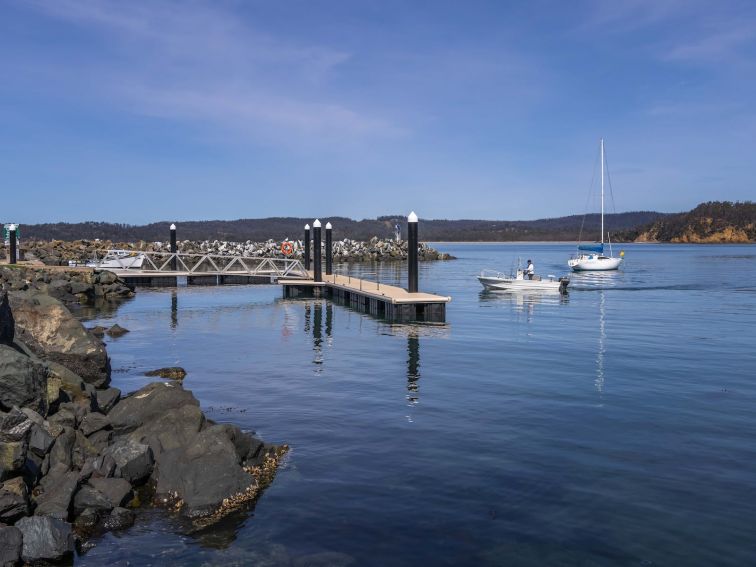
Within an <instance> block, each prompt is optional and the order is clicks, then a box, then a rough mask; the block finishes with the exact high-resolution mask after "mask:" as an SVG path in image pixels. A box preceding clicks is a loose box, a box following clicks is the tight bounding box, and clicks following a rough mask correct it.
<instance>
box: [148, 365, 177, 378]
mask: <svg viewBox="0 0 756 567" xmlns="http://www.w3.org/2000/svg"><path fill="white" fill-rule="evenodd" d="M144 375H145V376H160V377H161V378H167V379H168V380H183V379H184V378H185V377H186V370H184V369H183V368H181V367H180V366H170V367H167V368H158V369H157V370H150V371H149V372H145V373H144Z"/></svg>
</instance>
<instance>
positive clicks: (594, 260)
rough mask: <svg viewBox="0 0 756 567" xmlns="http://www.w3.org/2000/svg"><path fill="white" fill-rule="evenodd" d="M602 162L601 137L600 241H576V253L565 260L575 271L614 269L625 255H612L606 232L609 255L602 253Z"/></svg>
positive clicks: (602, 142) (610, 243)
mask: <svg viewBox="0 0 756 567" xmlns="http://www.w3.org/2000/svg"><path fill="white" fill-rule="evenodd" d="M604 163H605V159H604V139H603V138H601V242H596V243H593V244H580V243H578V247H577V254H576V255H575V256H573V257H572V258H570V259H569V260H568V261H567V265H568V266H569V267H570V268H572V270H573V271H575V272H588V271H609V270H616V269H618V268H619V267H620V264H622V259H623V257H624V255H625V253H624V252H620V255H619V258H615V257H614V256H612V242H611V240H609V236H608V234H607V240H608V242H609V255H608V256H607V255H606V254H604Z"/></svg>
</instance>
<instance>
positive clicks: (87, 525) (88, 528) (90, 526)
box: [74, 508, 100, 535]
mask: <svg viewBox="0 0 756 567" xmlns="http://www.w3.org/2000/svg"><path fill="white" fill-rule="evenodd" d="M99 523H100V511H99V510H96V509H95V508H87V509H86V510H84V511H83V512H82V513H81V514H79V515H78V516H77V517H76V520H74V528H76V532H77V533H79V534H83V535H88V534H90V533H91V532H93V531H94V529H95V528H96V527H97V524H99Z"/></svg>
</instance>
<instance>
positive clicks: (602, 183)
mask: <svg viewBox="0 0 756 567" xmlns="http://www.w3.org/2000/svg"><path fill="white" fill-rule="evenodd" d="M603 243H604V138H601V244H603Z"/></svg>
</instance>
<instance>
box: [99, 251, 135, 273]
mask: <svg viewBox="0 0 756 567" xmlns="http://www.w3.org/2000/svg"><path fill="white" fill-rule="evenodd" d="M144 259H145V255H144V253H143V252H134V251H130V250H110V251H109V252H108V253H107V254H105V256H103V257H102V258H101V259H97V258H95V259H94V260H90V261H88V262H87V263H86V264H85V266H87V267H88V268H98V269H107V270H139V269H141V268H142V264H143V263H144Z"/></svg>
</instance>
